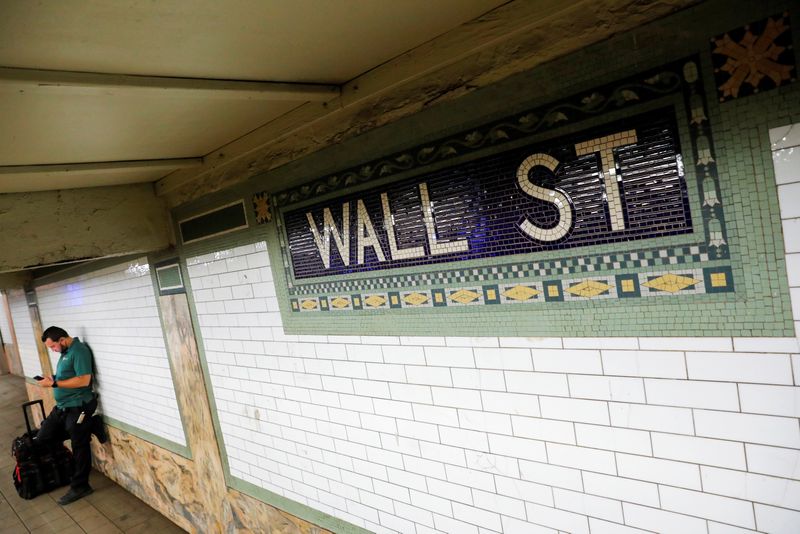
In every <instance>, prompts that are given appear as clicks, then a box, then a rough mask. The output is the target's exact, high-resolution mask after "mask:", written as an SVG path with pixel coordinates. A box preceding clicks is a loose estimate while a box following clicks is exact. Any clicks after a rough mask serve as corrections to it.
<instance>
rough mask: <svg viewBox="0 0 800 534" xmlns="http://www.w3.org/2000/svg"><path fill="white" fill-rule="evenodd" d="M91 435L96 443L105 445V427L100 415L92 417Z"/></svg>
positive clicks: (106, 438)
mask: <svg viewBox="0 0 800 534" xmlns="http://www.w3.org/2000/svg"><path fill="white" fill-rule="evenodd" d="M92 434H94V435H95V437H96V438H97V441H99V442H100V443H105V442H106V441H108V433H107V432H106V425H104V424H103V417H102V416H100V415H93V416H92Z"/></svg>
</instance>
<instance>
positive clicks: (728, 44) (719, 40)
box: [711, 13, 797, 102]
mask: <svg viewBox="0 0 800 534" xmlns="http://www.w3.org/2000/svg"><path fill="white" fill-rule="evenodd" d="M711 58H712V62H713V64H714V80H715V81H716V85H717V93H718V97H719V101H720V102H725V101H727V100H732V99H734V98H741V97H744V96H749V95H753V94H756V93H759V92H762V91H767V90H769V89H774V88H776V87H780V86H781V85H786V84H788V83H791V82H793V81H794V80H795V79H796V77H797V71H796V65H795V58H794V50H793V48H792V34H791V29H790V25H789V14H788V13H783V14H780V15H773V16H771V17H767V18H766V19H763V20H759V21H757V22H753V23H750V24H748V25H746V26H743V27H741V28H737V29H735V30H731V31H729V32H726V33H724V34H722V35H718V36H717V37H714V38H712V39H711Z"/></svg>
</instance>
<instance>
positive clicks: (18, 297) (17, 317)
mask: <svg viewBox="0 0 800 534" xmlns="http://www.w3.org/2000/svg"><path fill="white" fill-rule="evenodd" d="M8 305H9V308H11V320H12V321H14V332H15V333H16V334H17V343H18V346H17V350H18V351H19V357H20V360H22V370H23V371H24V373H25V376H27V377H34V376H36V375H40V374H42V364H41V362H40V361H39V349H38V348H37V346H36V343H37V340H36V338H35V336H34V335H33V323H32V322H31V314H30V312H29V311H28V301H27V299H26V298H25V292H24V291H23V290H21V289H14V290H11V291H9V292H8Z"/></svg>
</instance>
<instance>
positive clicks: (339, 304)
mask: <svg viewBox="0 0 800 534" xmlns="http://www.w3.org/2000/svg"><path fill="white" fill-rule="evenodd" d="M349 305H350V299H346V298H344V297H336V298H335V299H333V300H332V301H331V306H333V307H334V308H336V309H339V310H341V309H342V308H346V307H348V306H349Z"/></svg>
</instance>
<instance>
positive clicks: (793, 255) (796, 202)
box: [769, 123, 800, 334]
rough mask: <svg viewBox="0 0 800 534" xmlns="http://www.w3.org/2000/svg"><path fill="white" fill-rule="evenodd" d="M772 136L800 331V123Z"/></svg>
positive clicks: (772, 132) (798, 331) (799, 331)
mask: <svg viewBox="0 0 800 534" xmlns="http://www.w3.org/2000/svg"><path fill="white" fill-rule="evenodd" d="M769 138H770V141H771V143H772V163H773V165H774V166H775V180H776V182H777V184H778V197H779V199H780V206H781V221H782V223H783V242H784V246H785V247H786V271H787V273H788V275H789V287H790V292H791V299H792V314H793V315H794V321H795V323H794V324H795V334H800V123H795V124H790V125H787V126H781V127H778V128H773V129H772V130H770V131H769Z"/></svg>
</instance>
